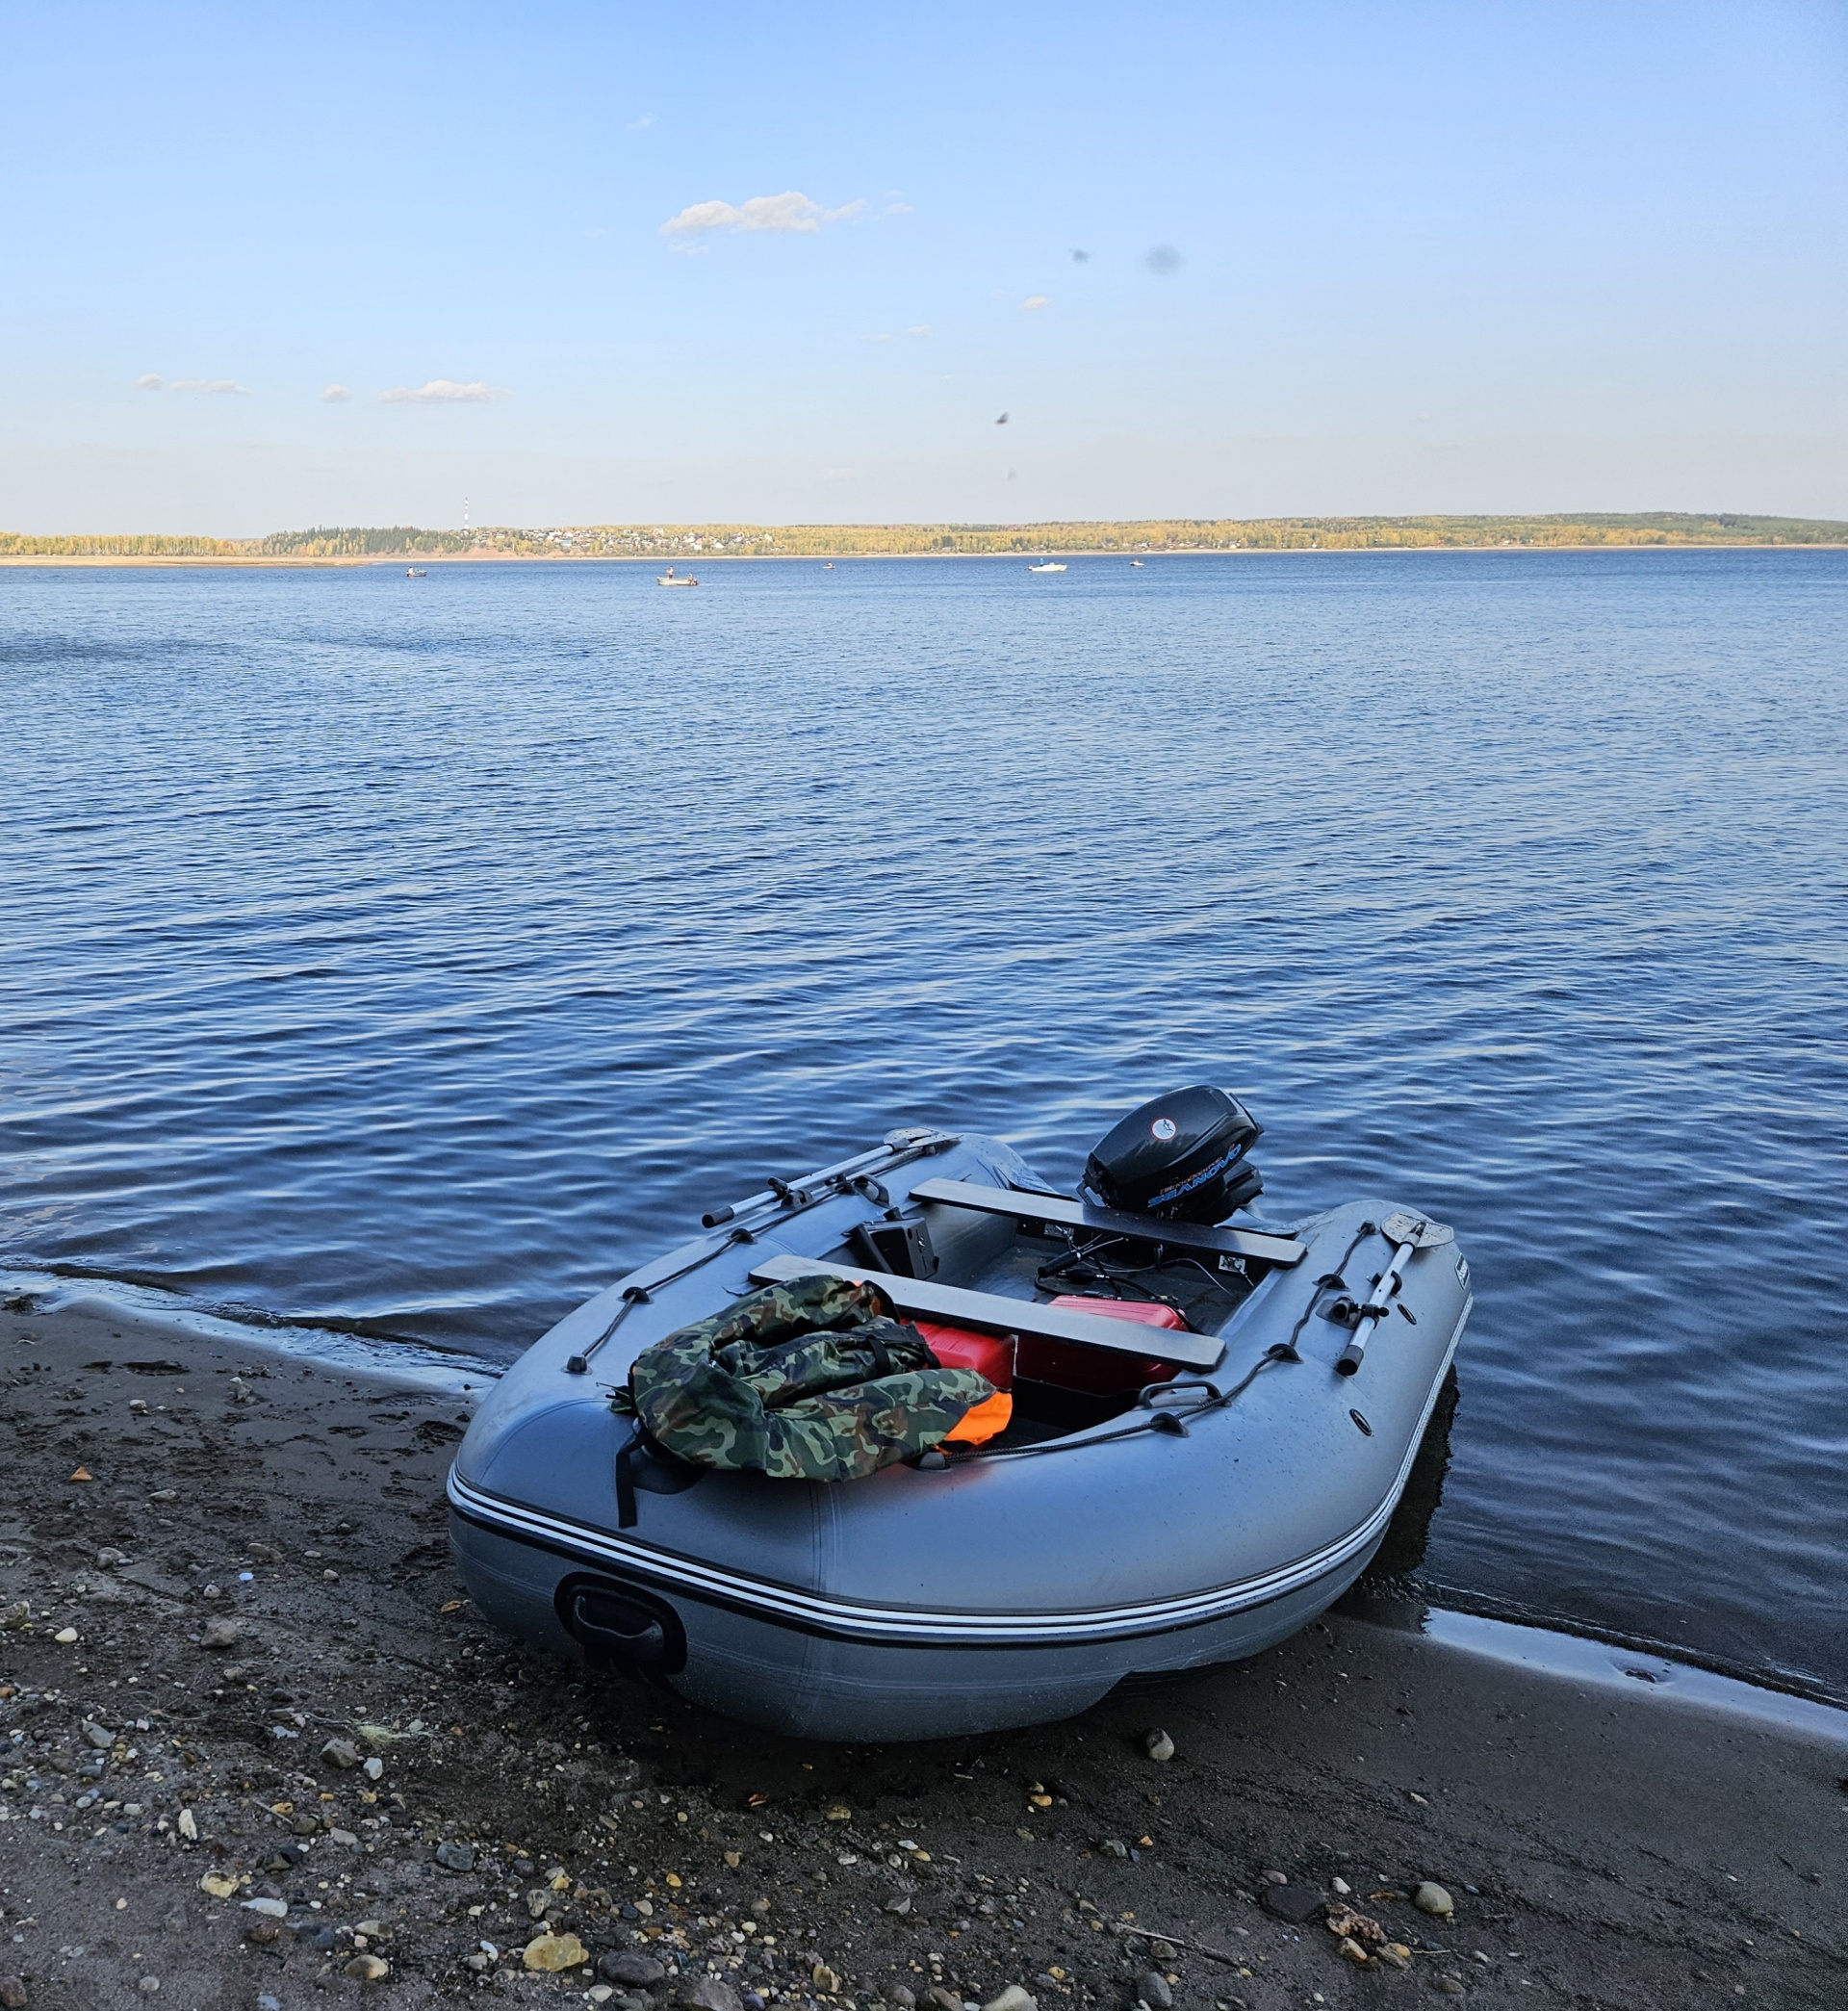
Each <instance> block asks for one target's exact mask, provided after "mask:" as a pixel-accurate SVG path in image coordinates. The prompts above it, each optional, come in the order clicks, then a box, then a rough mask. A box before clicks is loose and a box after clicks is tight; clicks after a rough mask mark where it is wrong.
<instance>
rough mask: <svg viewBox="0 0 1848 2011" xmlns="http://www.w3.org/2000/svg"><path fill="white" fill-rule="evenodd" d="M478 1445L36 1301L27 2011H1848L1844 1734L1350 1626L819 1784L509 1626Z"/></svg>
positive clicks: (21, 1454)
mask: <svg viewBox="0 0 1848 2011" xmlns="http://www.w3.org/2000/svg"><path fill="white" fill-rule="evenodd" d="M465 1422H466V1409H465V1408H464V1407H463V1405H462V1403H461V1402H460V1401H459V1400H458V1399H457V1398H456V1397H454V1396H453V1395H449V1394H444V1393H440V1392H432V1391H431V1390H429V1389H427V1388H423V1389H416V1388H411V1389H407V1388H404V1387H400V1386H396V1385H394V1384H393V1383H392V1382H391V1381H389V1380H380V1379H366V1378H362V1377H360V1376H357V1375H347V1374H342V1373H339V1372H338V1371H335V1370H330V1369H328V1368H326V1367H323V1366H321V1365H318V1364H315V1363H312V1362H307V1361H303V1360H301V1359H299V1358H292V1357H291V1356H289V1355H286V1354H281V1353H278V1352H273V1351H270V1350H268V1349H266V1348H264V1347H261V1346H259V1345H256V1344H255V1343H254V1342H253V1344H252V1345H251V1346H249V1347H241V1346H238V1345H236V1344H227V1343H222V1342H217V1341H213V1340H209V1339H204V1338H201V1337H199V1336H198V1335H196V1334H192V1333H189V1332H187V1331H185V1330H184V1329H181V1328H176V1327H171V1326H167V1325H166V1324H164V1323H160V1322H158V1321H143V1320H141V1319H140V1318H136V1317H124V1316H123V1315H122V1314H121V1313H119V1312H116V1311H115V1310H113V1309H111V1308H109V1307H107V1306H104V1305H102V1304H100V1303H98V1302H93V1301H92V1302H75V1303H68V1304H66V1305H64V1307H63V1308H62V1309H57V1308H53V1307H50V1306H48V1305H46V1304H45V1303H43V1302H38V1301H35V1300H33V1299H31V1298H30V1297H20V1298H14V1299H13V1300H11V1301H9V1302H8V1303H7V1306H6V1308H5V1311H4V1314H3V1315H0V1446H3V1447H4V1449H5V1457H6V1462H7V1463H6V1471H7V1473H8V1475H9V1478H10V1482H11V1485H10V1487H9V1489H8V1495H7V1501H6V1505H5V1508H4V1511H0V1618H3V1620H4V1631H0V1753H4V1754H5V1757H4V1759H3V1760H0V1889H3V1890H0V1907H4V1916H5V1917H4V1919H0V2004H4V2005H6V2006H10V2007H17V2006H21V2005H29V2006H35V2007H56V2011H93V2007H102V2006H115V2005H127V2004H145V2003H149V2002H153V2003H158V2004H167V2005H174V2006H185V2007H193V2011H232V2007H240V2011H277V2007H280V2011H293V2007H295V2006H299V2005H305V2004H321V2003H327V2002H333V2003H341V2002H358V2001H372V2002H375V2003H380V2004H389V2005H392V2006H419V2005H424V2004H429V2003H434V2002H438V2001H445V2002H447V2001H450V2000H452V1999H456V1998H473V1997H475V1996H478V1995H480V1994H482V1993H484V1992H487V1993H492V1994H493V1995H494V1996H496V1997H497V1998H501V1997H505V1998H511V1999H513V2000H516V2001H519V2002H532V2003H556V2004H564V2003H572V2004H576V2003H579V2002H583V2001H585V2000H586V1998H589V1999H590V2000H592V2001H597V2002H609V2003H611V2004H613V2005H615V2006H616V2011H655V2006H662V2007H668V2006H673V2005H680V2004H683V2005H687V2006H689V2007H697V2011H736V2007H738V2006H740V2005H742V2006H744V2007H746V2011H755V2005H754V2002H753V1999H754V1997H755V1998H757V1999H758V2000H761V2001H766V2002H768V2003H769V2004H770V2005H771V2006H772V2007H778V2006H783V2007H788V2011H808V2007H810V2006H817V2007H821V2011H848V2007H849V2006H851V2007H853V2011H870V2007H873V2006H876V2005H882V2004H884V2005H891V2006H900V2007H902V2006H904V2005H906V2004H907V2003H908V2002H920V2003H923V2004H925V2005H926V2007H927V2011H951V2007H952V2006H962V2005H964V2004H975V2005H978V2006H979V2005H984V2004H989V2003H992V2002H993V2000H994V1999H995V1998H998V1997H1000V1996H1001V1994H1002V1993H1003V1992H1004V1991H1006V1990H1007V1989H1008V1988H1009V1987H1010V1986H1014V1987H1015V1988H1017V1989H1018V1990H1019V1991H1021V1992H1024V1993H1025V1994H1026V1997H1027V1998H1032V1999H1034V2000H1035V2001H1036V2002H1037V2004H1038V2005H1039V2006H1040V2011H1048V2007H1057V2006H1064V2005H1072V2006H1091V2005H1101V2006H1107V2007H1109V2011H1123V2007H1129V2006H1133V2005H1134V2004H1135V2003H1136V2002H1137V2001H1138V2000H1141V2001H1142V2002H1143V2003H1146V2004H1148V2005H1150V2006H1151V2007H1153V2011H1167V2006H1168V2004H1169V2003H1170V2002H1171V2003H1172V2004H1173V2005H1175V2006H1178V2007H1181V2011H1218V2007H1224V2011H1238V2007H1245V2011H1282V2007H1284V2006H1296V2005H1318V2004H1325V2005H1330V2006H1343V2007H1345V2006H1360V2005H1373V2004H1388V2003H1397V2004H1409V2003H1412V2002H1424V2001H1426V2000H1429V1999H1433V1998H1458V1997H1463V1998H1471V1999H1474V2000H1476V2001H1477V2002H1480V2003H1482V2004H1485V2005H1503V2004H1505V2005H1544V2004H1548V2003H1554V2002H1559V2003H1570V2004H1575V2005H1588V2006H1609V2007H1611V2011H1618V2007H1622V2011H1681V2007H1684V2006H1688V2005H1695V2004H1702V2003H1707V2002H1712V2003H1715V2004H1718V2003H1727V2004H1736V2003H1741V2002H1743V2003H1747V2004H1760V2005H1771V2006H1780V2007H1783V2006H1791V2007H1798V2006H1814V2007H1817V2011H1824V2007H1836V2006H1839V2005H1841V2004H1842V2003H1843V2002H1844V2001H1848V1953H1845V1948H1848V1944H1845V1942H1844V1930H1843V1926H1842V1883H1843V1878H1842V1870H1841V1866H1842V1863H1843V1860H1844V1841H1848V1745H1844V1744H1842V1743H1840V1742H1837V1741H1835V1740H1833V1739H1832V1738H1831V1737H1830V1736H1829V1735H1828V1732H1827V1729H1826V1728H1825V1729H1823V1730H1820V1731H1814V1732H1811V1731H1803V1730H1793V1729H1786V1728H1784V1727H1782V1726H1779V1725H1777V1724H1775V1723H1771V1722H1767V1721H1760V1720H1756V1719H1753V1718H1750V1717H1746V1716H1741V1715H1732V1714H1729V1713H1724V1712H1716V1711H1712V1710H1709V1709H1707V1708H1703V1707H1700V1706H1696V1705H1692V1704H1687V1703H1681V1702H1675V1701H1664V1700H1663V1699H1662V1698H1660V1697H1659V1696H1656V1695H1653V1694H1651V1693H1650V1692H1649V1691H1648V1689H1646V1688H1644V1687H1643V1686H1638V1687H1637V1689H1636V1693H1635V1694H1634V1695H1630V1694H1628V1693H1626V1691H1625V1690H1623V1689H1610V1688H1604V1687H1594V1686H1590V1685H1586V1684H1582V1683H1577V1682H1574V1681H1572V1680H1570V1679H1566V1678H1561V1677H1558V1676H1554V1675H1550V1674H1542V1673H1538V1672H1535V1671H1532V1670H1527V1669H1521V1668H1516V1667H1511V1666H1507V1665H1505V1664H1502V1663H1497V1662H1493V1661H1490V1660H1487V1659H1484V1658H1481V1657H1477V1656H1475V1655H1470V1654H1465V1653H1459V1652H1458V1651H1456V1650H1455V1649H1453V1648H1446V1647H1442V1646H1439V1645H1438V1644H1437V1643H1435V1642H1434V1641H1432V1640H1430V1639H1427V1638H1424V1637H1422V1636H1420V1635H1419V1634H1417V1633H1416V1632H1409V1631H1403V1630H1397V1629H1394V1628H1389V1627H1382V1626H1378V1625H1374V1624H1371V1623H1370V1622H1368V1621H1367V1620H1366V1619H1364V1618H1361V1617H1358V1616H1356V1615H1355V1614H1351V1613H1337V1614H1334V1615H1331V1616H1330V1617H1329V1618H1328V1620H1327V1621H1325V1622H1324V1623H1322V1624H1321V1625H1318V1626H1316V1627H1315V1628H1313V1629H1311V1630H1310V1631H1309V1632H1307V1633H1305V1634H1304V1635H1302V1636H1300V1637H1297V1638H1296V1640H1294V1641H1291V1642H1289V1643H1287V1644H1286V1645H1285V1646H1283V1647H1281V1648H1279V1649H1276V1650H1274V1651H1273V1652H1271V1653H1270V1654H1268V1655H1266V1656H1264V1657H1262V1658H1261V1659H1259V1660H1258V1661H1255V1662H1253V1663H1248V1664H1245V1665H1242V1666H1239V1667H1235V1668H1226V1669H1221V1670H1216V1671H1212V1672H1208V1673H1205V1674H1201V1675H1196V1676H1193V1677H1191V1678H1188V1679H1186V1680H1183V1681H1178V1682H1173V1683H1168V1684H1166V1685H1164V1686H1163V1687H1161V1688H1159V1689H1146V1690H1143V1691H1142V1692H1141V1693H1137V1694H1127V1693H1122V1692H1119V1693H1118V1694H1117V1695H1116V1696H1114V1697H1112V1698H1111V1699H1110V1700H1109V1701H1108V1702H1106V1703H1105V1704H1103V1705H1102V1706H1100V1707H1098V1708H1097V1709H1096V1710H1094V1711H1092V1712H1091V1713H1090V1714H1089V1715H1086V1716H1084V1717H1082V1718H1079V1719H1077V1720H1074V1721H1073V1722H1071V1723H1068V1724H1063V1725H1055V1726H1049V1727H1044V1728H1041V1729H1039V1730H1033V1731H1026V1732H1018V1733H1014V1734H1009V1735H1004V1736H995V1737H987V1738H981V1739H973V1740H963V1741H954V1742H949V1743H943V1744H930V1745H918V1746H886V1747H877V1748H857V1749H846V1748H836V1747H827V1746H799V1745H796V1744H793V1743H787V1742H783V1741H779V1740H774V1739H770V1738H766V1737H764V1736H762V1735H760V1734H757V1733H754V1732H749V1731H745V1730H741V1729H740V1728H738V1727H736V1726H734V1725H732V1724H729V1723H727V1722H724V1721H722V1720H719V1719H715V1718H711V1717H708V1716H706V1715H703V1714H701V1713H699V1712H696V1711H693V1710H691V1709H689V1708H688V1707H686V1706H685V1705H683V1704H681V1703H680V1701H679V1700H678V1699H677V1698H675V1697H674V1696H673V1695H672V1694H671V1693H668V1692H665V1691H655V1690H651V1689H646V1688H644V1687H642V1686H640V1685H637V1684H630V1683H626V1682H621V1681H616V1680H612V1679H607V1678H602V1677H595V1676H590V1675H587V1674H586V1673H585V1672H584V1671H582V1670H578V1669H573V1668H571V1667H568V1666H565V1665H562V1664H558V1663H551V1662H548V1661H544V1660H542V1659H540V1658H539V1657H537V1656H536V1655H534V1654H531V1653H529V1652H527V1651H526V1649H524V1648H522V1647H520V1646H518V1645H516V1644H514V1643H512V1642H509V1641H507V1640H505V1639H503V1638H501V1637H500V1636H498V1635H496V1634H494V1633H492V1632H491V1631H490V1630H488V1629H487V1628H486V1627H485V1626H484V1625H483V1624H482V1623H481V1622H480V1621H479V1620H478V1619H477V1618H476V1616H475V1613H474V1612H473V1611H472V1609H471V1608H470V1606H469V1604H468V1603H467V1601H466V1600H465V1599H464V1597H463V1595H462V1592H461V1588H460V1586H459V1585H458V1584H457V1582H456V1580H455V1578H454V1576H453V1574H452V1571H451V1569H450V1566H449V1556H448V1546H447V1539H446V1510H445V1508H444V1505H443V1498H442V1484H443V1477H444V1474H445V1471H446V1468H447V1464H448V1460H449V1456H450V1452H451V1448H452V1447H453V1445H454V1443H455V1442H456V1440H457V1439H458V1438H459V1437H460V1436H461V1433H462V1430H463V1426H464V1424H465ZM1157 1733H1165V1734H1166V1735H1167V1740H1168V1741H1171V1744H1172V1748H1173V1751H1172V1755H1171V1757H1169V1758H1167V1759H1165V1760H1163V1759H1157V1758H1152V1757H1151V1756H1150V1751H1149V1741H1150V1737H1151V1735H1153V1734H1157ZM1162 1749H1163V1746H1162V1742H1161V1741H1158V1742H1157V1750H1158V1751H1160V1750H1162ZM1427 1883H1428V1884H1429V1885H1434V1886H1437V1887H1441V1888H1442V1889H1443V1890H1444V1893H1445V1894H1446V1895H1448V1896H1449V1899H1450V1902H1451V1904H1452V1906H1453V1911H1452V1912H1450V1914H1448V1915H1445V1914H1442V1913H1431V1912H1427V1911H1421V1910H1420V1908H1419V1907H1418V1906H1417V1905H1416V1904H1414V1903H1413V1900H1414V1895H1417V1894H1418V1892H1419V1889H1420V1887H1421V1886H1422V1885H1425V1884H1427ZM1424 1897H1425V1899H1426V1901H1427V1903H1435V1901H1434V1899H1433V1895H1431V1894H1430V1893H1429V1892H1426V1894H1425V1895H1424ZM1331 1906H1332V1907H1334V1908H1337V1909H1339V1908H1340V1907H1342V1906H1351V1908H1352V1909H1353V1911H1354V1912H1356V1913H1358V1914H1359V1915H1361V1916H1363V1917H1365V1920H1366V1921H1369V1922H1376V1923H1377V1929H1378V1937H1379V1938H1378V1939H1375V1938H1373V1932H1372V1931H1371V1930H1370V1928H1368V1927H1366V1926H1355V1925H1353V1924H1352V1923H1349V1932H1348V1934H1347V1947H1345V1948H1344V1946H1343V1940H1342V1937H1340V1936H1339V1935H1338V1934H1337V1933H1335V1932H1333V1931H1331V1930H1330V1927H1329V1925H1328V1924H1327V1922H1328V1921H1329V1919H1330V1908H1331ZM1333 1918H1334V1919H1335V1920H1336V1921H1337V1922H1339V1921H1341V1920H1342V1916H1341V1914H1340V1913H1339V1911H1337V1912H1336V1913H1335V1914H1334V1915H1333ZM1356 1957H1359V1958H1361V1959H1360V1960H1356V1959H1355V1958H1356ZM535 1963H556V1964H559V1965H561V1967H560V1968H559V1969H558V1970H557V1972H552V1971H550V1970H546V1969H539V1968H535V1967H533V1966H532V1965H533V1964H535ZM932 1993H936V1995H935V1996H933V1995H932ZM1006 2001H1007V2004H1008V2005H1009V2006H1010V2007H1012V2011H1025V2001H1024V1999H1023V1998H1020V1997H1011V1998H1008V1999H1007V2000H1006Z"/></svg>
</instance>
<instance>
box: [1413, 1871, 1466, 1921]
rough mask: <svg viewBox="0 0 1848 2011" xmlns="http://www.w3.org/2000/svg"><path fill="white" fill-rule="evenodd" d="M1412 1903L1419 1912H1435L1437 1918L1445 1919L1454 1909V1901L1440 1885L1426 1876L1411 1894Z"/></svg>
mask: <svg viewBox="0 0 1848 2011" xmlns="http://www.w3.org/2000/svg"><path fill="white" fill-rule="evenodd" d="M1412 1904H1413V1905H1414V1906H1416V1907H1417V1908H1418V1910H1419V1912H1420V1913H1428V1914H1435V1915H1436V1916H1437V1918H1438V1919H1439V1920H1445V1921H1447V1920H1449V1919H1450V1916H1451V1914H1453V1913H1454V1912H1455V1911H1456V1901H1455V1900H1454V1899H1452V1898H1451V1897H1450V1894H1449V1893H1447V1892H1446V1891H1445V1890H1444V1888H1443V1887H1442V1886H1441V1885H1435V1884H1433V1883H1432V1882H1431V1880H1430V1879H1428V1878H1427V1879H1425V1881H1424V1884H1423V1885H1421V1886H1420V1887H1419V1889H1418V1891H1417V1892H1415V1893H1414V1894H1413V1895H1412Z"/></svg>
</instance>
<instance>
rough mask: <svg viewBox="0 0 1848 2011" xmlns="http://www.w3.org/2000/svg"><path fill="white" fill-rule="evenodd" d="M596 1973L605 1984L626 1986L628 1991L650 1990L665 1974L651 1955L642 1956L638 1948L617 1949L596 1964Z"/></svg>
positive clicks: (663, 1968) (662, 1967)
mask: <svg viewBox="0 0 1848 2011" xmlns="http://www.w3.org/2000/svg"><path fill="white" fill-rule="evenodd" d="M597 1973H598V1974H599V1975H600V1976H602V1977H603V1980H604V1982H606V1983H623V1984H627V1985H628V1987H629V1989H630V1990H651V1989H653V1988H654V1986H655V1984H656V1983H658V1982H659V1981H660V1980H661V1978H662V1977H663V1976H664V1975H666V1974H667V1970H666V1968H665V1967H664V1966H663V1965H662V1964H661V1963H658V1962H656V1961H655V1958H654V1956H653V1955H644V1954H643V1953H642V1952H641V1951H640V1950H639V1949H638V1948H617V1949H612V1950H611V1952H610V1953H609V1954H607V1955H605V1956H604V1957H603V1960H602V1961H601V1962H599V1963H598V1965H597Z"/></svg>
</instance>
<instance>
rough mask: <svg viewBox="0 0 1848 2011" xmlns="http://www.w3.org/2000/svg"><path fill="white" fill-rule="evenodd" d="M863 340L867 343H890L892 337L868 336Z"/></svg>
mask: <svg viewBox="0 0 1848 2011" xmlns="http://www.w3.org/2000/svg"><path fill="white" fill-rule="evenodd" d="M865 340H866V341H868V342H890V341H891V340H892V337H891V336H889V335H869V336H867V337H866V338H865Z"/></svg>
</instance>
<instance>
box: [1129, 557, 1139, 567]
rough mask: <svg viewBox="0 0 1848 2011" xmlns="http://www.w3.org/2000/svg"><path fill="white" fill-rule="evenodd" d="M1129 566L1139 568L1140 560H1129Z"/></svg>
mask: <svg viewBox="0 0 1848 2011" xmlns="http://www.w3.org/2000/svg"><path fill="white" fill-rule="evenodd" d="M1130 564H1131V565H1133V566H1140V565H1141V564H1142V560H1141V559H1140V558H1132V559H1131V560H1130Z"/></svg>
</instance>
